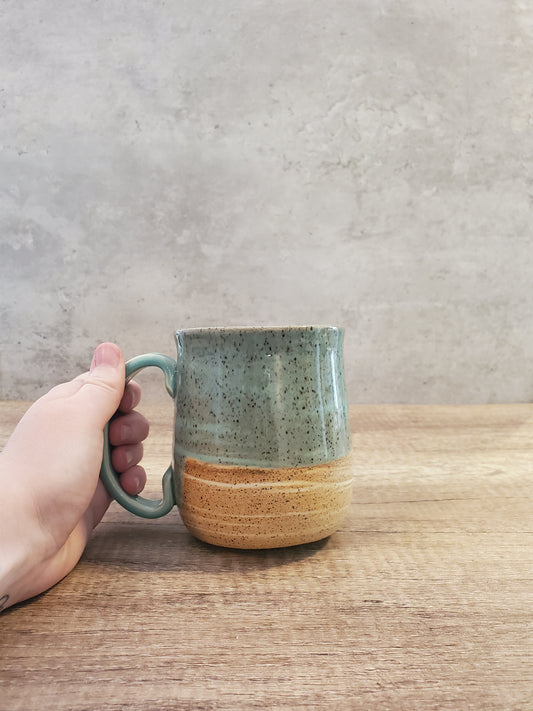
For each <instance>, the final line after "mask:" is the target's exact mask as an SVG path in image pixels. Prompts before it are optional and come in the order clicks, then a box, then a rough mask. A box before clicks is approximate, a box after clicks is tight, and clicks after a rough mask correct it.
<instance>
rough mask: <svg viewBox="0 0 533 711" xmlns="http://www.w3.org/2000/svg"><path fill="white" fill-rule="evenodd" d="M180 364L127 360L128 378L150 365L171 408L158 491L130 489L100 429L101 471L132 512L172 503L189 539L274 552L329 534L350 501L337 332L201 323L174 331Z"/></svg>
mask: <svg viewBox="0 0 533 711" xmlns="http://www.w3.org/2000/svg"><path fill="white" fill-rule="evenodd" d="M175 337H176V344H177V359H176V360H174V359H173V358H170V357H169V356H166V355H161V354H158V353H149V354H146V355H141V356H137V357H135V358H133V359H132V360H129V361H128V362H127V364H126V380H129V379H130V378H132V377H134V376H135V374H136V373H138V372H139V371H140V370H142V369H143V368H146V367H147V366H155V367H157V368H160V369H161V370H162V371H163V373H164V375H165V383H166V389H167V391H168V393H169V395H170V396H171V397H172V398H173V399H174V403H175V419H174V439H173V450H174V451H173V460H172V464H171V466H170V467H169V468H168V469H167V471H166V472H165V474H164V476H163V482H162V487H163V497H162V499H161V500H159V501H152V500H150V499H146V498H143V497H141V496H130V495H129V494H126V493H125V492H124V490H123V489H122V487H121V486H120V483H119V480H118V475H117V473H116V472H115V471H114V470H113V467H112V465H111V458H110V447H109V440H108V435H107V427H106V431H105V433H104V439H105V443H104V454H103V462H102V470H101V474H100V476H101V478H102V479H103V481H104V484H105V486H106V488H107V489H108V491H109V493H110V494H111V496H112V497H113V498H114V499H116V500H117V501H118V502H119V503H120V504H121V505H122V506H124V508H126V509H128V510H129V511H131V512H132V513H134V514H137V515H138V516H143V517H146V518H157V517H160V516H164V515H165V514H167V513H168V512H169V511H170V510H171V509H172V508H173V506H174V505H177V506H178V508H179V510H180V513H181V517H182V520H183V522H184V524H185V526H186V527H187V528H188V529H189V531H190V532H191V533H193V534H194V535H195V536H196V537H197V538H199V539H201V540H203V541H206V542H207V543H212V544H215V545H219V546H226V547H232V548H278V547H282V546H291V545H296V544H300V543H308V542H311V541H316V540H320V539H322V538H325V537H326V536H329V535H330V534H332V533H333V532H334V531H336V530H337V529H338V527H339V524H340V523H341V521H342V519H343V518H344V515H345V514H346V512H347V509H348V506H349V504H350V498H351V485H352V471H351V466H350V456H349V455H350V450H351V444H350V430H349V423H348V411H347V404H346V394H345V386H344V368H343V350H342V349H343V337H344V331H343V329H341V328H336V327H331V326H326V327H322V326H305V327H289V328H204V329H197V328H194V329H187V330H179V331H177V332H176V334H175Z"/></svg>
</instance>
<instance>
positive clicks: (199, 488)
mask: <svg viewBox="0 0 533 711" xmlns="http://www.w3.org/2000/svg"><path fill="white" fill-rule="evenodd" d="M351 488H352V466H351V456H348V457H344V458H343V459H338V460H336V461H334V462H329V463H327V464H321V465H318V466H313V467H298V468H282V469H259V468H255V467H239V466H227V465H220V464H206V463H205V462H201V461H198V460H196V459H191V458H187V459H186V460H185V466H184V474H183V489H182V501H181V507H180V510H181V516H182V519H183V522H184V524H185V525H186V526H187V528H188V529H189V531H190V532H191V533H192V534H194V535H195V536H196V537H197V538H199V539H200V540H202V541H205V542H207V543H212V544H214V545H217V546H225V547H229V548H280V547H283V546H293V545H297V544H300V543H310V542H311V541H318V540H320V539H322V538H325V537H326V536H329V535H331V534H332V533H334V532H335V531H336V530H337V529H338V528H339V524H340V523H341V522H342V520H343V518H344V516H345V514H346V512H347V510H348V507H349V505H350V499H351Z"/></svg>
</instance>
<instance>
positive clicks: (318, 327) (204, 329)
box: [175, 324, 344, 335]
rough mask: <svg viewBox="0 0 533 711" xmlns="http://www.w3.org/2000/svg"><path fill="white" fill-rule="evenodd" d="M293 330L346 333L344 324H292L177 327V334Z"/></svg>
mask: <svg viewBox="0 0 533 711" xmlns="http://www.w3.org/2000/svg"><path fill="white" fill-rule="evenodd" d="M283 331H285V332H293V333H297V332H299V333H305V332H309V333H312V332H313V331H337V332H339V333H344V327H343V326H331V325H327V324H313V325H302V326H300V325H292V326H193V327H191V328H177V329H176V331H175V334H176V335H178V334H179V333H187V334H189V333H190V334H192V335H195V334H198V335H200V334H202V333H228V334H236V333H281V332H283Z"/></svg>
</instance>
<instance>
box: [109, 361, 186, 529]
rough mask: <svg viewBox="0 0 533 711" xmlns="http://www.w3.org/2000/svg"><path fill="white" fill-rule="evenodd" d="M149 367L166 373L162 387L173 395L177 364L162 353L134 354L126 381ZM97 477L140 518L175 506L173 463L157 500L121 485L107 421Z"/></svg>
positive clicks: (155, 514) (110, 493) (120, 502)
mask: <svg viewBox="0 0 533 711" xmlns="http://www.w3.org/2000/svg"><path fill="white" fill-rule="evenodd" d="M149 366H155V367H156V368H159V369H160V370H162V371H163V373H164V376H165V387H166V390H167V392H168V394H169V395H170V397H172V398H174V396H175V394H176V379H177V375H176V373H177V364H176V361H175V360H174V359H173V358H170V357H169V356H166V355H162V354H161V353H146V354H145V355H140V356H136V357H135V358H132V359H131V360H129V361H128V362H127V363H126V383H127V382H128V381H129V380H131V379H132V378H133V377H134V376H135V375H136V374H137V373H138V372H139V371H141V370H143V369H144V368H148V367H149ZM100 478H101V479H102V481H103V482H104V486H105V488H106V489H107V491H108V492H109V495H110V496H111V497H112V498H113V499H115V501H118V503H119V504H120V505H121V506H123V507H124V508H125V509H127V510H128V511H130V512H131V513H134V514H136V515H137V516H142V517H143V518H160V517H161V516H165V515H166V514H167V513H168V512H169V511H170V510H171V509H172V507H173V506H174V505H175V503H176V500H175V498H174V492H173V487H172V465H170V466H169V468H168V469H167V470H166V472H165V473H164V474H163V480H162V487H163V498H162V499H160V500H159V501H153V500H151V499H145V498H144V497H143V496H131V495H130V494H127V493H126V492H125V491H124V489H123V488H122V487H121V486H120V481H119V477H118V474H117V472H116V471H115V469H114V468H113V465H112V464H111V447H110V445H109V422H108V423H107V425H106V426H105V428H104V451H103V456H102V467H101V469H100Z"/></svg>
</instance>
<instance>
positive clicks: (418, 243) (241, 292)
mask: <svg viewBox="0 0 533 711" xmlns="http://www.w3.org/2000/svg"><path fill="white" fill-rule="evenodd" d="M0 23H1V25H0V26H1V28H2V41H1V42H0V67H1V69H0V141H1V144H2V145H1V153H0V279H1V302H0V398H4V399H5V398H30V399H32V398H35V397H37V396H38V395H39V394H40V393H42V392H43V391H44V390H46V389H48V388H49V387H50V386H51V385H53V384H55V383H56V382H58V381H61V380H64V379H66V378H70V377H72V376H73V375H75V374H77V373H78V372H80V371H82V370H85V369H86V368H87V367H88V363H89V361H90V358H91V354H92V349H93V347H94V345H95V344H96V343H97V342H99V341H102V340H114V341H116V342H117V343H119V344H120V345H121V346H122V348H123V350H124V351H125V353H126V356H132V355H134V354H137V353H141V352H145V351H152V350H159V351H163V352H167V353H170V354H172V353H173V352H174V346H173V340H172V332H173V330H174V329H175V328H176V327H186V326H204V325H249V324H256V325H266V324H276V325H280V324H287V323H333V324H340V325H344V326H345V327H346V329H347V336H346V361H347V377H348V384H349V397H350V401H351V402H353V403H356V402H496V401H523V400H529V399H531V398H533V363H532V362H531V361H532V360H533V358H532V356H533V330H532V328H531V318H532V314H533V285H532V282H533V248H532V237H531V234H532V224H533V223H532V220H531V217H532V196H533V180H532V178H533V170H532V163H531V157H532V152H533V119H532V111H533V5H532V4H531V3H530V2H527V0H471V1H470V2H465V1H464V0H432V1H431V2H427V1H426V0H322V1H318V0H224V1H223V2H222V1H221V0H204V1H203V2H198V1H197V0H167V1H166V2H163V1H162V0H159V1H157V0H153V1H152V2H141V0H128V1H126V0H79V1H78V2H68V1H67V0H64V1H63V0H52V1H51V2H49V1H45V0H17V1H15V0H4V1H3V2H2V3H1V5H0ZM161 397H163V395H161Z"/></svg>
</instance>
